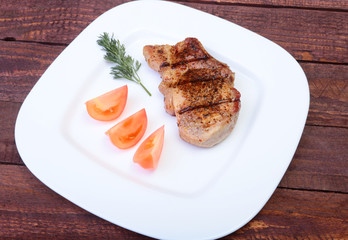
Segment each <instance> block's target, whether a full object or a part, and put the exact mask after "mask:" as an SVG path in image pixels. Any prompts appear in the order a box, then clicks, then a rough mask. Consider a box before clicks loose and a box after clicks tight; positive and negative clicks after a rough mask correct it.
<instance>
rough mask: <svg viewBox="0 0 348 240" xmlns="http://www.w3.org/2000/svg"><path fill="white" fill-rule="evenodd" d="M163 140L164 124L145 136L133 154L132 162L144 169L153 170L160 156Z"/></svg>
mask: <svg viewBox="0 0 348 240" xmlns="http://www.w3.org/2000/svg"><path fill="white" fill-rule="evenodd" d="M163 142H164V125H163V126H162V127H160V128H158V129H157V130H156V131H154V132H153V133H152V134H151V135H150V136H149V137H148V138H146V139H145V140H144V141H143V142H142V143H141V145H140V146H139V148H138V149H137V151H136V152H135V154H134V157H133V162H135V163H137V164H139V165H140V166H141V167H143V168H145V169H150V170H155V169H156V168H157V165H158V162H159V159H160V157H161V153H162V149H163Z"/></svg>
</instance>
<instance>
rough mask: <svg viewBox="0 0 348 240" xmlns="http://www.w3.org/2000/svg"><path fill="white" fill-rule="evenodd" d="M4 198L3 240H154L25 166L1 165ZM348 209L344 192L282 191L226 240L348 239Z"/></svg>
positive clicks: (0, 235) (0, 210) (0, 190)
mask: <svg viewBox="0 0 348 240" xmlns="http://www.w3.org/2000/svg"><path fill="white" fill-rule="evenodd" d="M0 196H2V197H1V198H0V213H1V214H0V229H1V231H0V238H1V239H3V238H10V239H13V238H20V239H28V238H30V239H52V238H54V239H76V238H78V239H81V238H83V239H101V238H103V239H104V238H110V239H139V238H141V239H150V238H146V237H143V236H140V235H139V234H137V233H134V232H131V231H127V230H125V229H123V228H121V227H118V226H116V225H113V224H111V223H108V222H106V221H104V220H102V219H100V218H98V217H96V216H93V215H91V214H89V213H87V212H86V211H85V210H83V209H81V208H79V207H77V206H75V205H74V204H72V203H70V202H69V201H67V200H65V199H64V198H62V197H60V196H58V195H57V194H56V193H54V192H53V191H51V190H50V189H48V188H47V187H46V186H44V185H43V184H42V183H41V182H39V181H38V180H37V179H36V178H35V177H34V176H33V175H32V174H31V173H30V172H29V171H28V170H27V169H26V168H25V167H23V166H12V165H0ZM347 206H348V197H347V195H344V194H337V193H320V192H306V191H296V190H287V189H277V190H276V192H275V193H274V195H273V196H272V198H271V199H270V201H269V202H268V203H267V204H266V206H265V207H264V208H263V210H262V211H261V212H260V214H258V215H257V216H256V217H255V218H254V219H253V220H252V221H251V222H249V223H248V224H247V225H246V226H244V227H243V228H241V229H240V230H238V231H237V232H235V233H233V234H230V235H228V236H226V237H224V238H223V239H258V238H263V239H274V238H273V237H274V236H277V237H278V236H279V239H307V238H309V239H319V238H320V236H325V237H326V238H327V239H332V238H335V239H344V236H347V234H348V232H347V228H345V226H346V224H347V223H348V222H347V219H348V209H347ZM168 217H170V216H168Z"/></svg>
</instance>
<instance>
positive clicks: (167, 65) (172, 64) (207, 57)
mask: <svg viewBox="0 0 348 240" xmlns="http://www.w3.org/2000/svg"><path fill="white" fill-rule="evenodd" d="M209 58H210V56H208V55H204V56H203V57H197V58H192V59H188V60H183V61H179V62H176V63H169V62H163V63H162V64H161V65H160V69H161V68H164V67H169V66H170V67H171V68H172V69H173V68H176V67H178V66H182V65H186V64H188V63H191V62H197V61H202V60H204V61H206V60H208V59H209Z"/></svg>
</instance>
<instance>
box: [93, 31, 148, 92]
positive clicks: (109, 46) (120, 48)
mask: <svg viewBox="0 0 348 240" xmlns="http://www.w3.org/2000/svg"><path fill="white" fill-rule="evenodd" d="M97 43H98V45H100V46H102V47H103V50H104V51H105V52H106V53H105V55H104V59H105V60H107V61H110V62H113V63H116V65H115V66H113V67H112V68H111V72H110V74H111V75H113V77H114V78H115V79H119V78H125V79H128V80H130V81H133V82H136V83H138V84H140V86H142V87H143V88H144V90H145V91H146V92H147V93H148V94H149V95H150V96H151V93H150V92H149V91H148V90H147V89H146V87H145V86H144V85H143V84H142V83H141V80H140V77H139V75H138V73H137V72H138V70H139V68H140V66H141V63H140V62H139V61H138V60H134V59H133V58H132V57H131V56H129V55H126V48H125V46H124V45H123V44H121V43H120V41H119V40H116V39H114V35H112V36H111V38H110V37H109V34H108V33H105V32H104V33H103V34H101V35H100V36H99V39H98V40H97Z"/></svg>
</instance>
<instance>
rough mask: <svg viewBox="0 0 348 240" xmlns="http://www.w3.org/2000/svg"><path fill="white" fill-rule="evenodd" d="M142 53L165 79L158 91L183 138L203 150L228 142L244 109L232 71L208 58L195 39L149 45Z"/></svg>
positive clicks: (223, 64)
mask: <svg viewBox="0 0 348 240" xmlns="http://www.w3.org/2000/svg"><path fill="white" fill-rule="evenodd" d="M143 51H144V57H145V60H146V62H147V63H148V65H149V66H150V67H151V68H152V69H154V70H155V71H157V72H158V73H159V74H160V76H161V78H162V82H161V83H160V85H159V90H160V92H161V93H162V94H163V95H164V103H165V109H166V112H167V113H168V114H170V115H173V116H176V117H177V123H178V127H179V135H180V137H181V138H182V139H183V140H185V141H187V142H189V143H191V144H194V145H196V146H200V147H211V146H214V145H215V144H217V143H219V142H221V141H222V140H223V139H225V138H226V137H227V136H228V135H229V134H230V133H231V131H232V129H233V128H234V126H235V124H236V121H237V119H238V114H239V110H240V106H241V103H240V93H239V92H238V90H237V89H235V88H234V73H233V72H232V71H231V70H230V68H229V67H228V66H227V65H226V64H225V63H222V62H220V61H218V60H216V59H215V58H213V57H212V56H211V55H209V53H208V52H207V51H206V50H205V49H204V47H203V46H202V44H201V43H200V42H199V41H198V40H197V39H196V38H186V39H185V40H184V41H182V42H179V43H177V44H176V45H174V46H171V45H148V46H145V47H144V50H143Z"/></svg>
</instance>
